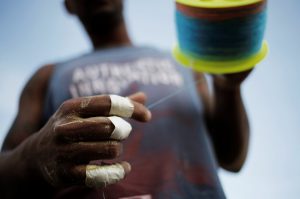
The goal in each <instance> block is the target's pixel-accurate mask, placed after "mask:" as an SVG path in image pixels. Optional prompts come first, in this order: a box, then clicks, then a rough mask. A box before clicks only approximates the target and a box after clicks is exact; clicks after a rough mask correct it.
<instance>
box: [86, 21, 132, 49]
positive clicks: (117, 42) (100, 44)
mask: <svg viewBox="0 0 300 199" xmlns="http://www.w3.org/2000/svg"><path fill="white" fill-rule="evenodd" d="M85 28H86V30H87V33H88V35H89V37H90V39H91V42H92V44H93V47H94V49H101V48H109V47H118V46H131V45H132V43H131V40H130V38H129V35H128V32H127V29H126V26H125V22H124V21H121V22H120V23H119V24H118V25H117V26H115V27H113V28H110V29H109V30H107V29H106V30H103V31H97V32H94V31H92V30H90V29H89V28H88V27H85Z"/></svg>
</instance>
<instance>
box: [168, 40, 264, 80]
mask: <svg viewBox="0 0 300 199" xmlns="http://www.w3.org/2000/svg"><path fill="white" fill-rule="evenodd" d="M267 53H268V44H267V42H266V41H264V42H263V45H262V48H261V50H260V51H259V52H258V53H257V54H255V55H252V56H251V57H249V58H246V59H240V60H233V61H209V60H203V59H199V58H196V57H193V56H190V55H188V54H185V53H183V52H181V50H180V48H179V46H178V45H177V46H175V47H174V48H173V52H172V54H173V57H174V58H175V60H176V61H177V62H179V63H180V64H182V65H183V66H186V67H190V68H192V69H193V70H196V71H200V72H207V73H212V74H226V73H237V72H242V71H245V70H249V69H251V68H254V67H255V65H256V64H258V63H259V62H260V61H261V60H263V59H264V58H265V57H266V55H267Z"/></svg>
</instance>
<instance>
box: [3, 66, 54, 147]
mask: <svg viewBox="0 0 300 199" xmlns="http://www.w3.org/2000/svg"><path fill="white" fill-rule="evenodd" d="M52 71H53V65H46V66H44V67H41V68H40V69H39V70H38V71H37V72H36V73H35V74H34V75H33V76H32V78H31V79H30V80H29V81H28V83H27V84H26V85H25V87H24V89H23V91H22V93H21V96H20V100H19V107H18V113H17V116H16V118H15V120H14V122H13V124H12V126H11V128H10V130H9V132H8V134H7V136H6V138H5V140H4V143H3V146H2V151H8V150H12V149H14V148H16V147H17V146H18V145H19V144H20V143H22V142H23V140H25V139H26V138H27V137H29V136H30V135H32V134H33V133H35V132H37V131H38V130H39V129H40V128H41V127H42V125H43V124H42V123H41V122H42V114H43V107H44V98H45V95H46V91H47V87H48V80H49V78H50V76H51V74H52Z"/></svg>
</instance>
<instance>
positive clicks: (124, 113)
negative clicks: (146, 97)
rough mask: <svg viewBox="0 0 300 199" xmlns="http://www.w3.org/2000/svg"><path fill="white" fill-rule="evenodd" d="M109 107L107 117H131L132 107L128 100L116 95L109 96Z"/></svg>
mask: <svg viewBox="0 0 300 199" xmlns="http://www.w3.org/2000/svg"><path fill="white" fill-rule="evenodd" d="M110 100H111V107H110V112H109V115H117V116H120V117H131V116H132V113H133V110H134V105H133V104H132V102H131V101H130V99H128V98H126V97H121V96H118V95H110Z"/></svg>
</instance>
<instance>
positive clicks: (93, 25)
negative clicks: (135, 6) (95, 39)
mask: <svg viewBox="0 0 300 199" xmlns="http://www.w3.org/2000/svg"><path fill="white" fill-rule="evenodd" d="M65 5H66V8H67V10H68V12H69V13H71V14H74V15H77V16H78V17H79V19H80V20H81V21H82V22H83V24H84V25H85V26H88V29H90V30H91V31H96V32H97V31H98V29H101V31H103V29H110V28H113V27H114V26H116V25H118V24H119V23H120V22H121V21H122V20H123V0H65Z"/></svg>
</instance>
